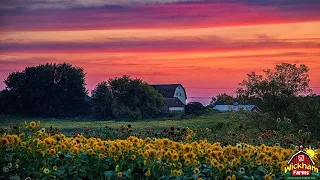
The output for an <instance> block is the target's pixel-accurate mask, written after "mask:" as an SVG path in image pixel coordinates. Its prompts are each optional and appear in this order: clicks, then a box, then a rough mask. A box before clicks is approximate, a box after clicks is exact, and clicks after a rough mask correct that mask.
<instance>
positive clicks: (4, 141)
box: [1, 137, 9, 145]
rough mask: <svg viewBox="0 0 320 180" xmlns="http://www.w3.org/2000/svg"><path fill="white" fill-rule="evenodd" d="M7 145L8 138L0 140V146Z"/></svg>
mask: <svg viewBox="0 0 320 180" xmlns="http://www.w3.org/2000/svg"><path fill="white" fill-rule="evenodd" d="M7 144H9V140H8V138H5V137H3V138H1V145H7Z"/></svg>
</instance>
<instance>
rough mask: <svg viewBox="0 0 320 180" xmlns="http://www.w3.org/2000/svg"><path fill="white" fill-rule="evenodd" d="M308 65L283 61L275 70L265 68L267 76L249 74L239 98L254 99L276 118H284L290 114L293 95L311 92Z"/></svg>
mask: <svg viewBox="0 0 320 180" xmlns="http://www.w3.org/2000/svg"><path fill="white" fill-rule="evenodd" d="M308 71H309V69H308V67H307V66H306V65H303V64H302V65H300V67H297V66H296V65H295V64H288V63H282V64H279V65H276V67H275V69H274V70H271V69H267V70H264V73H265V76H262V75H257V74H256V73H255V72H252V73H251V74H248V79H247V80H243V81H242V82H241V83H239V85H241V86H243V87H242V88H239V89H238V96H239V99H241V100H242V101H250V100H252V99H254V100H255V101H256V102H257V103H259V104H258V105H259V106H260V108H262V109H263V110H264V111H267V112H271V113H272V115H273V116H274V117H275V118H278V117H280V118H284V117H286V116H287V115H288V110H287V108H288V106H289V104H290V103H291V100H292V98H293V97H296V96H298V95H301V94H304V93H308V92H311V90H310V88H309V81H310V79H309V75H308Z"/></svg>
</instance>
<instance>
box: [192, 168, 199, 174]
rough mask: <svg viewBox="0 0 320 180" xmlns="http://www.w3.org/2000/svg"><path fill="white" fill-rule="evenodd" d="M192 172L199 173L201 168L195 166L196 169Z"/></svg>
mask: <svg viewBox="0 0 320 180" xmlns="http://www.w3.org/2000/svg"><path fill="white" fill-rule="evenodd" d="M192 172H193V174H199V173H200V169H199V168H194V170H193V171H192Z"/></svg>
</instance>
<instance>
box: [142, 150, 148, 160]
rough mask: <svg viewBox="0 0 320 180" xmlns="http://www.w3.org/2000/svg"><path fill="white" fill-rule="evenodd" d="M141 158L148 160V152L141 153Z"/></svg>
mask: <svg viewBox="0 0 320 180" xmlns="http://www.w3.org/2000/svg"><path fill="white" fill-rule="evenodd" d="M142 156H143V158H144V159H148V157H149V152H148V151H145V152H143V154H142Z"/></svg>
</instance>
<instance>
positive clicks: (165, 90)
mask: <svg viewBox="0 0 320 180" xmlns="http://www.w3.org/2000/svg"><path fill="white" fill-rule="evenodd" d="M179 86H181V88H182V89H183V90H184V95H185V96H186V98H187V94H186V90H185V89H184V87H183V86H182V85H181V84H156V85H151V87H153V88H154V89H155V90H157V91H158V92H159V93H160V94H162V96H163V97H164V98H174V93H175V91H176V89H177V88H178V87H179Z"/></svg>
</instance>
